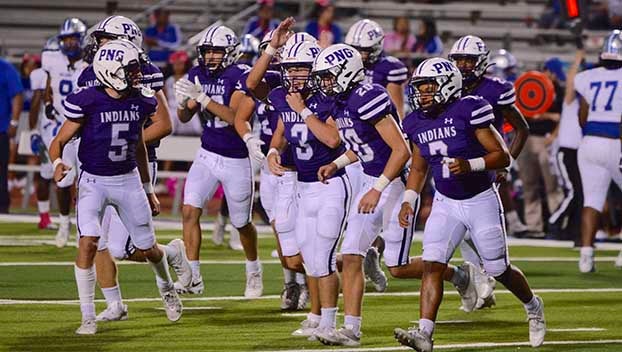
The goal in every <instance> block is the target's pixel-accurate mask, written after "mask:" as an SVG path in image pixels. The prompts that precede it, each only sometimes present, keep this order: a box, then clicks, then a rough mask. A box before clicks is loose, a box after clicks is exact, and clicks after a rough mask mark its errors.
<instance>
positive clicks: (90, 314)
mask: <svg viewBox="0 0 622 352" xmlns="http://www.w3.org/2000/svg"><path fill="white" fill-rule="evenodd" d="M73 272H74V274H75V277H76V286H77V287H78V297H79V298H80V311H81V312H82V320H92V319H95V267H94V266H91V267H90V268H88V269H81V268H78V266H77V265H74V267H73Z"/></svg>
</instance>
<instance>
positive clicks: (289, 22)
mask: <svg viewBox="0 0 622 352" xmlns="http://www.w3.org/2000/svg"><path fill="white" fill-rule="evenodd" d="M295 24H296V20H295V19H294V18H293V17H287V18H286V19H284V20H283V21H281V23H279V26H278V27H276V29H275V30H274V34H273V35H272V40H271V41H270V46H271V47H273V48H275V49H278V48H280V47H282V46H283V45H285V43H287V39H289V37H290V36H291V35H292V32H291V29H292V28H293V27H294V25H295Z"/></svg>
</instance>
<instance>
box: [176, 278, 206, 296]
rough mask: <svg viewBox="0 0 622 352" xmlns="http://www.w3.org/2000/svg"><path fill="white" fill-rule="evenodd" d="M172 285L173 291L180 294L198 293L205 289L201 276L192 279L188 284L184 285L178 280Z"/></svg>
mask: <svg viewBox="0 0 622 352" xmlns="http://www.w3.org/2000/svg"><path fill="white" fill-rule="evenodd" d="M173 286H174V287H175V291H177V293H178V294H180V295H187V294H190V295H200V294H202V293H203V290H204V289H205V285H204V284H203V277H202V276H199V277H198V278H196V279H192V283H191V284H190V286H184V285H182V284H181V282H179V281H175V284H174V285H173Z"/></svg>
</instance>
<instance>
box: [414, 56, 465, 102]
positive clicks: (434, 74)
mask: <svg viewBox="0 0 622 352" xmlns="http://www.w3.org/2000/svg"><path fill="white" fill-rule="evenodd" d="M424 83H436V84H437V87H436V92H434V93H433V94H434V97H433V99H434V102H433V104H432V106H428V107H424V106H423V104H422V103H421V101H420V99H421V96H422V94H429V93H422V92H421V91H420V90H419V85H421V84H424ZM461 93H462V74H461V73H460V70H458V68H457V67H456V65H454V64H453V62H451V61H449V60H446V59H443V58H440V57H434V58H431V59H427V60H425V61H423V62H422V63H421V64H419V66H417V68H416V69H415V71H414V72H413V75H412V78H411V80H410V82H409V83H408V102H409V103H410V105H411V107H412V108H413V110H424V111H429V110H431V108H433V107H435V106H440V105H444V104H447V103H449V102H451V101H452V100H453V99H455V98H459V97H460V95H461Z"/></svg>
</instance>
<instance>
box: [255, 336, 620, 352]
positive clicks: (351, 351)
mask: <svg viewBox="0 0 622 352" xmlns="http://www.w3.org/2000/svg"><path fill="white" fill-rule="evenodd" d="M396 344H397V342H396ZM604 344H616V345H618V344H622V340H613V339H612V340H575V341H545V342H544V345H545V346H553V345H555V346H566V345H604ZM521 346H530V345H529V342H524V341H515V342H480V343H456V344H447V345H434V350H451V349H466V348H499V347H521ZM305 351H307V352H316V351H317V352H319V351H322V352H325V351H330V352H364V351H368V352H383V351H412V348H410V347H406V346H391V347H372V348H364V347H363V348H337V349H326V348H324V349H305ZM261 352H300V350H270V351H261Z"/></svg>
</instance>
